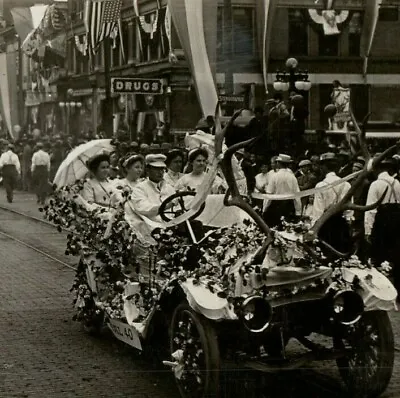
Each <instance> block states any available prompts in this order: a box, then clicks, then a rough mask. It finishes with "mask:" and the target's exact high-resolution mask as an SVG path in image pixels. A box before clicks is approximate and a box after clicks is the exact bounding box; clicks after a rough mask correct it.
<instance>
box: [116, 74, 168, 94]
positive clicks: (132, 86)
mask: <svg viewBox="0 0 400 398" xmlns="http://www.w3.org/2000/svg"><path fill="white" fill-rule="evenodd" d="M111 91H112V92H113V93H117V94H151V95H160V94H162V93H163V84H162V80H160V79H133V78H122V77H113V78H112V79H111Z"/></svg>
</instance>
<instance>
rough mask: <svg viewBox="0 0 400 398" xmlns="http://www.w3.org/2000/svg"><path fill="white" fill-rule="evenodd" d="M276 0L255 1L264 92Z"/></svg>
mask: <svg viewBox="0 0 400 398" xmlns="http://www.w3.org/2000/svg"><path fill="white" fill-rule="evenodd" d="M276 6H277V0H259V1H258V2H257V15H258V17H259V21H258V22H259V26H260V29H258V31H259V46H260V54H262V57H261V62H262V71H263V78H264V86H265V92H266V93H268V62H269V52H270V37H271V35H272V26H273V21H274V17H275V11H276Z"/></svg>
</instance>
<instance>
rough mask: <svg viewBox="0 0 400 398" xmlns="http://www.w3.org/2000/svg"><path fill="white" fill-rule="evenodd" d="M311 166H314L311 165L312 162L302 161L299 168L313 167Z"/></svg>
mask: <svg viewBox="0 0 400 398" xmlns="http://www.w3.org/2000/svg"><path fill="white" fill-rule="evenodd" d="M311 165H312V163H311V161H309V160H308V159H305V160H302V161H301V162H300V163H299V167H305V166H311Z"/></svg>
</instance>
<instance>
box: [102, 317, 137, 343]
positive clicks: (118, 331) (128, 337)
mask: <svg viewBox="0 0 400 398" xmlns="http://www.w3.org/2000/svg"><path fill="white" fill-rule="evenodd" d="M108 327H109V328H110V329H111V331H112V332H113V334H114V336H115V337H116V338H117V339H118V340H121V341H123V342H124V343H126V344H129V345H130V346H132V347H135V348H137V349H138V350H142V344H141V342H140V338H139V334H138V332H137V331H136V329H135V328H134V327H132V326H130V325H128V324H126V323H123V322H120V321H116V320H115V319H111V320H109V322H108Z"/></svg>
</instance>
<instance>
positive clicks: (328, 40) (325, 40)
mask: <svg viewBox="0 0 400 398" xmlns="http://www.w3.org/2000/svg"><path fill="white" fill-rule="evenodd" d="M338 53H339V35H326V34H324V32H320V33H319V40H318V55H321V56H327V57H333V56H337V55H338Z"/></svg>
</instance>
